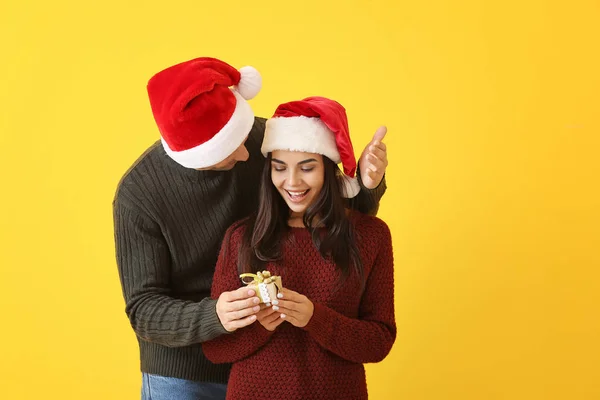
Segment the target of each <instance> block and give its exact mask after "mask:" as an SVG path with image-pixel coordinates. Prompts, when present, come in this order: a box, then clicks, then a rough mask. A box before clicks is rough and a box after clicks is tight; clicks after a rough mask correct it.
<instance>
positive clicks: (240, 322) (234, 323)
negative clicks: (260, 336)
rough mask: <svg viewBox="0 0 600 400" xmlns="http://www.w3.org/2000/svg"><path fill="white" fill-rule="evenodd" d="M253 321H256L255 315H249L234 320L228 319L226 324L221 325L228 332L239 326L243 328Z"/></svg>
mask: <svg viewBox="0 0 600 400" xmlns="http://www.w3.org/2000/svg"><path fill="white" fill-rule="evenodd" d="M254 321H256V315H250V316H249V317H246V318H242V319H236V320H233V321H230V322H229V323H228V324H227V326H225V325H223V326H224V328H225V329H226V330H228V331H229V332H233V331H235V330H238V329H240V328H243V327H246V326H248V325H250V324H251V323H253V322H254Z"/></svg>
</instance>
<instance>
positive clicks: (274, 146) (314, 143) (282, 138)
mask: <svg viewBox="0 0 600 400" xmlns="http://www.w3.org/2000/svg"><path fill="white" fill-rule="evenodd" d="M273 150H290V151H302V152H305V153H316V154H322V155H324V156H327V157H328V158H329V159H331V160H332V161H333V162H335V163H336V164H339V163H340V161H341V159H340V153H339V152H338V149H337V144H336V143H335V136H334V134H333V132H331V130H330V129H329V128H328V127H327V125H325V124H324V123H323V121H321V119H319V118H311V117H304V116H298V117H287V118H286V117H276V118H271V119H269V120H267V124H266V128H265V138H264V139H263V144H262V147H261V151H262V153H263V155H264V156H265V157H266V156H267V154H268V153H270V152H272V151H273Z"/></svg>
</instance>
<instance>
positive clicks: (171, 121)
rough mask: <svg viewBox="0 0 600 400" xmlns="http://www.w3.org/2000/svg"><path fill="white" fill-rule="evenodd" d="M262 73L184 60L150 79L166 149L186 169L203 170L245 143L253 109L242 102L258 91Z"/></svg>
mask: <svg viewBox="0 0 600 400" xmlns="http://www.w3.org/2000/svg"><path fill="white" fill-rule="evenodd" d="M261 85H262V80H261V76H260V74H259V73H258V71H257V70H256V69H254V68H253V67H243V68H241V69H240V70H239V71H238V70H237V69H235V68H234V67H232V66H231V65H229V64H227V63H225V62H223V61H221V60H217V59H215V58H209V57H201V58H196V59H193V60H190V61H186V62H183V63H180V64H177V65H174V66H172V67H169V68H167V69H165V70H163V71H160V72H159V73H157V74H156V75H154V76H153V77H152V78H151V79H150V81H149V82H148V96H149V98H150V105H151V107H152V114H153V115H154V119H155V120H156V124H157V125H158V129H159V131H160V136H161V141H162V144H163V147H164V149H165V152H166V153H167V154H168V155H169V156H170V157H171V158H172V159H173V160H175V161H176V162H177V163H179V164H181V165H182V166H184V167H187V168H206V167H210V166H212V165H215V164H217V163H219V162H221V161H223V160H224V159H226V158H227V157H229V156H230V155H231V154H233V152H234V151H235V150H236V149H237V148H238V147H239V146H240V145H241V144H242V143H243V142H244V140H245V139H246V137H247V136H248V134H249V133H250V130H251V129H252V125H253V124H254V113H253V112H252V109H251V108H250V105H249V104H248V102H247V101H246V100H250V99H251V98H253V97H254V96H256V95H257V94H258V92H259V91H260V88H261Z"/></svg>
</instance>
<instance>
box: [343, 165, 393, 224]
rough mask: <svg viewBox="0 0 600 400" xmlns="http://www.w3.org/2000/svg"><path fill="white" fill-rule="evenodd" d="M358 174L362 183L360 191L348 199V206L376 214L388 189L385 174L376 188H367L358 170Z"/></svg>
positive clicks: (362, 211) (369, 213)
mask: <svg viewBox="0 0 600 400" xmlns="http://www.w3.org/2000/svg"><path fill="white" fill-rule="evenodd" d="M356 175H357V178H358V183H359V184H360V192H358V194H357V195H356V197H353V198H351V199H348V206H349V207H350V208H353V209H355V210H358V211H360V212H361V213H363V214H368V215H373V216H375V215H377V211H378V210H379V202H380V200H381V198H382V197H383V195H384V193H385V191H386V189H387V185H386V182H385V176H384V177H383V178H382V179H381V182H380V183H379V185H378V186H377V187H376V188H375V189H367V188H366V187H365V186H364V185H363V182H362V179H361V176H360V173H358V172H357V174H356Z"/></svg>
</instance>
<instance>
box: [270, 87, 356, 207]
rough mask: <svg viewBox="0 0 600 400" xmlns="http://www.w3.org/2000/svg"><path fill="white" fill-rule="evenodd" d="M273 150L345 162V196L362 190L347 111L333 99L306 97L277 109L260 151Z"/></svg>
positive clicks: (350, 195) (343, 164) (343, 192)
mask: <svg viewBox="0 0 600 400" xmlns="http://www.w3.org/2000/svg"><path fill="white" fill-rule="evenodd" d="M273 150H291V151H302V152H306V153H317V154H321V155H324V156H326V157H327V158H329V159H330V160H332V161H333V162H335V163H336V164H339V163H342V166H343V171H344V172H343V175H342V178H343V183H344V185H343V190H342V194H343V196H344V197H347V198H352V197H354V196H356V195H357V194H358V192H359V191H360V185H359V184H358V180H357V179H356V176H355V174H356V159H355V157H354V150H353V148H352V142H351V141H350V133H349V129H348V118H347V116H346V110H345V109H344V107H343V106H342V105H341V104H340V103H338V102H336V101H334V100H330V99H327V98H325V97H307V98H306V99H304V100H300V101H292V102H289V103H285V104H281V105H280V106H279V107H277V110H275V114H274V115H273V117H272V118H270V119H269V120H268V121H267V124H266V129H265V138H264V140H263V144H262V148H261V151H262V153H263V155H264V156H266V155H267V154H268V153H270V152H272V151H273Z"/></svg>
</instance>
